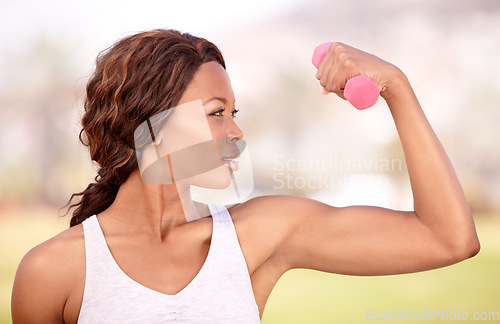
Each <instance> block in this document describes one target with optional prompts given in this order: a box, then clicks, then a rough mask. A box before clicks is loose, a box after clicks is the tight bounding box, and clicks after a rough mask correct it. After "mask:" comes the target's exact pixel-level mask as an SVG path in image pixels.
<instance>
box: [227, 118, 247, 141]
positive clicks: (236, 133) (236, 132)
mask: <svg viewBox="0 0 500 324" xmlns="http://www.w3.org/2000/svg"><path fill="white" fill-rule="evenodd" d="M242 138H243V131H242V130H241V129H240V128H239V127H238V125H236V123H235V121H234V119H232V118H231V119H230V121H229V125H228V127H227V131H226V141H227V142H229V143H236V142H238V141H239V140H241V139H242Z"/></svg>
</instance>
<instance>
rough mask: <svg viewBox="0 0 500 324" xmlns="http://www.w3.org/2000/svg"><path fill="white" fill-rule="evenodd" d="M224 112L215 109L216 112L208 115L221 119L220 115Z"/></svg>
mask: <svg viewBox="0 0 500 324" xmlns="http://www.w3.org/2000/svg"><path fill="white" fill-rule="evenodd" d="M223 112H224V109H223V108H221V109H217V110H216V111H214V112H211V113H210V114H209V115H210V116H217V117H222V113H223Z"/></svg>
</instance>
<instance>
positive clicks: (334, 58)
mask: <svg viewBox="0 0 500 324" xmlns="http://www.w3.org/2000/svg"><path fill="white" fill-rule="evenodd" d="M360 74H364V75H366V76H368V77H369V78H370V79H371V80H372V81H373V82H374V83H375V84H376V85H377V86H378V87H379V90H380V95H381V96H382V97H383V98H384V99H385V100H387V99H388V98H390V97H392V93H391V91H392V90H393V88H394V87H395V86H392V84H393V83H394V81H396V80H402V79H403V80H404V79H406V77H405V76H404V74H403V72H401V70H400V69H398V68H397V67H396V66H394V65H392V64H390V63H389V62H386V61H384V60H382V59H380V58H378V57H377V56H375V55H372V54H369V53H366V52H363V51H360V50H358V49H356V48H354V47H351V46H349V45H346V44H342V43H332V45H331V46H330V48H329V49H328V51H327V53H326V55H325V57H324V58H323V60H322V61H321V64H320V65H319V67H318V72H317V73H316V78H317V79H318V80H319V81H320V84H321V86H322V87H323V89H322V91H323V93H324V94H327V93H329V92H334V93H335V94H337V95H338V96H339V97H340V98H342V99H344V100H345V98H344V86H345V84H346V82H347V80H349V79H350V78H352V77H355V76H357V75H360Z"/></svg>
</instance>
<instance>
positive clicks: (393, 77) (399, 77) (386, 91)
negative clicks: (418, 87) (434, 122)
mask: <svg viewBox="0 0 500 324" xmlns="http://www.w3.org/2000/svg"><path fill="white" fill-rule="evenodd" d="M389 75H390V77H389V80H388V81H387V82H386V84H385V85H384V87H383V88H382V89H381V91H380V96H381V97H382V98H384V100H385V101H386V102H387V103H388V104H389V103H390V101H394V100H397V99H398V98H399V97H401V96H404V95H405V93H407V91H408V89H411V86H410V82H409V81H408V78H407V77H406V75H405V74H404V73H403V71H401V70H400V69H399V68H397V67H396V66H394V68H393V70H392V71H391V73H390V74H389Z"/></svg>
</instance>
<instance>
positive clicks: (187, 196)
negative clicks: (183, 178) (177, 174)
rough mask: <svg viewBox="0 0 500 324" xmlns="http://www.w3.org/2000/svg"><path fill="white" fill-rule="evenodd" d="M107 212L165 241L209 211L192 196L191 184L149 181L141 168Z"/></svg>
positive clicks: (122, 188) (128, 180) (134, 227)
mask: <svg viewBox="0 0 500 324" xmlns="http://www.w3.org/2000/svg"><path fill="white" fill-rule="evenodd" d="M103 213H105V214H108V215H109V216H110V217H111V218H113V219H115V220H117V221H119V222H121V223H126V224H127V225H128V226H127V227H128V228H130V229H131V230H134V229H136V230H140V231H146V232H150V234H151V235H154V236H156V237H158V239H159V240H161V241H163V240H164V238H165V237H166V236H167V235H168V233H169V232H170V231H171V230H172V229H174V228H175V227H177V226H180V225H183V224H186V223H187V222H190V221H194V220H197V219H200V218H202V217H203V216H207V215H208V214H209V213H208V209H207V208H206V206H202V205H201V204H199V203H196V202H194V201H193V200H192V199H191V193H190V186H189V185H188V184H185V183H175V184H167V185H158V184H150V183H146V182H144V181H143V180H142V178H141V175H140V173H139V170H135V171H134V172H132V173H131V174H130V176H129V177H128V179H127V180H126V181H125V182H124V183H123V184H122V185H121V186H120V189H119V190H118V194H117V196H116V199H115V201H114V202H113V204H112V205H111V206H110V207H109V208H108V209H107V210H106V211H104V212H103Z"/></svg>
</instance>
